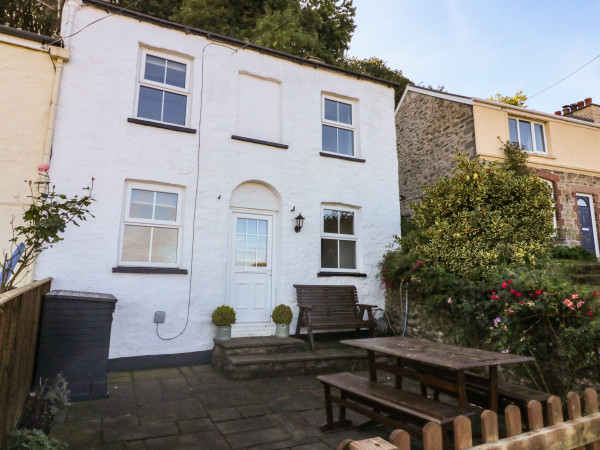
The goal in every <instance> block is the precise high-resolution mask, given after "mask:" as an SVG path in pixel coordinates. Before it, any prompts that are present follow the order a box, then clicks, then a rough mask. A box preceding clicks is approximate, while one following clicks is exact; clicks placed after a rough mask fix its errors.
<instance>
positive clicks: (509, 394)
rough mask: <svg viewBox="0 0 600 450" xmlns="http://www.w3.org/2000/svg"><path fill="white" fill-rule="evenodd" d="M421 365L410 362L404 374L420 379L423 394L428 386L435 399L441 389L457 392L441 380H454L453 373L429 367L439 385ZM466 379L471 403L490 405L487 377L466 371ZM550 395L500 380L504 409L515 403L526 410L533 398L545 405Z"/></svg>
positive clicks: (499, 395)
mask: <svg viewBox="0 0 600 450" xmlns="http://www.w3.org/2000/svg"><path fill="white" fill-rule="evenodd" d="M421 367H422V366H420V365H419V364H418V363H414V362H409V363H408V364H407V368H406V369H405V370H404V375H405V376H409V377H411V378H414V379H416V380H418V381H420V383H421V393H422V394H423V395H425V393H426V387H430V388H433V391H434V399H435V400H437V399H438V397H439V391H441V392H444V393H446V394H449V395H453V394H456V393H455V392H452V391H450V390H447V389H444V387H443V382H441V383H440V382H439V380H453V379H454V377H453V374H452V373H450V372H449V371H447V370H444V369H441V368H439V369H436V370H435V371H432V370H431V367H429V368H428V372H433V373H434V374H435V376H436V380H438V383H436V384H437V385H434V383H429V382H427V381H428V380H425V379H424V377H423V375H421V374H420V372H421V371H422V370H423V369H422V368H421ZM465 380H466V382H467V393H468V398H469V400H471V403H476V404H477V405H478V406H481V407H489V405H488V404H487V403H488V398H487V394H488V392H489V386H488V379H487V377H484V376H482V375H479V374H475V373H472V372H465ZM550 397H551V394H548V393H547V392H542V391H538V390H535V389H531V388H528V387H525V386H521V385H519V384H513V383H508V382H506V381H498V398H499V400H500V409H501V410H504V408H505V407H506V406H508V405H510V404H513V403H514V404H517V405H518V406H519V407H520V408H521V409H522V410H523V411H526V410H527V404H528V403H529V402H530V401H531V400H535V401H538V402H540V403H541V404H542V405H544V404H545V403H546V402H547V401H548V398H550ZM473 400H475V402H473Z"/></svg>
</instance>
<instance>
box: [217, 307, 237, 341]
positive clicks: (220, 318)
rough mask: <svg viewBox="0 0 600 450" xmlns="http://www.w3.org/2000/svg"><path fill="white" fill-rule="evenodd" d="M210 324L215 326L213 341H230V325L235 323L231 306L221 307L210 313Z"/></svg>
mask: <svg viewBox="0 0 600 450" xmlns="http://www.w3.org/2000/svg"><path fill="white" fill-rule="evenodd" d="M212 322H213V323H214V324H215V325H216V326H217V334H216V336H215V339H219V340H223V341H225V340H228V339H231V325H233V324H234V323H235V310H234V309H233V308H232V307H231V306H227V305H221V306H218V307H217V308H215V310H214V311H213V313H212Z"/></svg>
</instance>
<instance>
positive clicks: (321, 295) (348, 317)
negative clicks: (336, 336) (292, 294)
mask: <svg viewBox="0 0 600 450" xmlns="http://www.w3.org/2000/svg"><path fill="white" fill-rule="evenodd" d="M294 287H295V288H296V298H297V300H298V307H299V308H300V312H299V315H298V323H297V325H296V336H298V335H299V334H300V329H301V328H302V326H306V328H307V333H308V339H309V342H310V348H311V349H312V350H314V349H315V343H314V339H313V331H317V330H319V331H331V330H348V329H352V328H354V329H357V330H360V329H361V328H368V329H369V331H370V333H371V336H375V322H374V321H373V311H372V308H374V307H375V305H364V304H360V303H358V295H357V293H356V286H331V285H317V286H315V285H305V284H295V285H294ZM365 313H366V317H365Z"/></svg>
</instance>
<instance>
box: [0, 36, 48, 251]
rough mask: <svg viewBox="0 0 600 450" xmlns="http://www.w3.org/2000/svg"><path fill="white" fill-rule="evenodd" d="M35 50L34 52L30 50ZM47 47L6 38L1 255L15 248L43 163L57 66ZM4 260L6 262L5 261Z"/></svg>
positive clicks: (0, 60) (0, 121)
mask: <svg viewBox="0 0 600 450" xmlns="http://www.w3.org/2000/svg"><path fill="white" fill-rule="evenodd" d="M28 47H34V48H28ZM40 47H41V44H40V43H36V42H32V41H30V40H27V39H21V38H18V37H14V36H8V35H4V34H0V86H1V92H2V106H1V107H0V250H1V251H5V250H8V248H9V243H8V240H9V239H10V238H11V226H10V220H11V217H12V216H15V217H17V218H20V217H21V216H22V214H23V205H25V204H26V203H27V201H28V199H27V195H29V186H28V185H27V184H26V183H24V181H23V180H25V179H28V180H33V181H36V180H37V177H38V174H37V166H38V165H39V164H41V163H42V162H43V156H44V148H45V144H46V135H47V129H48V119H49V115H50V104H51V100H52V91H53V84H54V77H55V72H54V66H53V64H52V59H51V57H50V55H49V53H48V52H47V51H40V50H38V49H40ZM2 259H3V258H2Z"/></svg>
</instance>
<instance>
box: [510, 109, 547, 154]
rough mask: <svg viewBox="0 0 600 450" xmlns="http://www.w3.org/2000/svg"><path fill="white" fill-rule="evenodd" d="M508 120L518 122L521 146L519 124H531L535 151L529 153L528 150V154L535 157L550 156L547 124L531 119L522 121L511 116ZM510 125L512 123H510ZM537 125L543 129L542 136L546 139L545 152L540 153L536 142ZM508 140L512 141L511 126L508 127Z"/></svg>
mask: <svg viewBox="0 0 600 450" xmlns="http://www.w3.org/2000/svg"><path fill="white" fill-rule="evenodd" d="M508 120H509V121H510V120H516V121H517V140H518V142H519V145H522V144H521V127H520V126H519V122H529V125H530V128H531V142H532V144H533V150H532V151H529V150H527V153H529V154H533V155H544V156H548V138H547V137H546V124H544V123H543V122H536V121H534V120H531V119H520V118H518V117H513V116H509V117H508ZM508 123H510V122H508ZM535 125H540V126H541V127H542V136H543V138H544V151H539V150H538V149H537V148H538V145H537V141H536V137H535ZM508 138H509V139H510V125H509V126H508Z"/></svg>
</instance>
